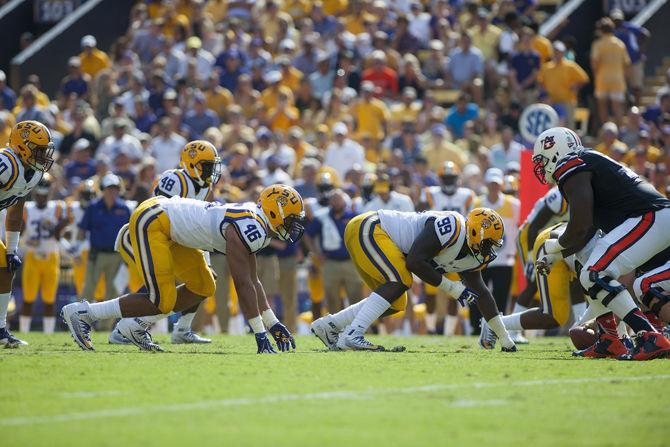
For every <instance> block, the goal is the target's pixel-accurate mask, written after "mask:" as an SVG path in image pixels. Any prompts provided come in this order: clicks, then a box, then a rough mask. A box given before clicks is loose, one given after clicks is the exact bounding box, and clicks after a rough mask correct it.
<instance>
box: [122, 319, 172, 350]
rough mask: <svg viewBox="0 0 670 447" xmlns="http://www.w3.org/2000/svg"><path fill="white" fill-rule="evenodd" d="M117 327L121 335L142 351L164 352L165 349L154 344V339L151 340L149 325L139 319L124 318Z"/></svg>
mask: <svg viewBox="0 0 670 447" xmlns="http://www.w3.org/2000/svg"><path fill="white" fill-rule="evenodd" d="M116 327H117V328H118V329H119V332H120V333H121V335H123V336H124V337H126V338H127V339H128V340H130V342H131V343H132V344H134V345H135V346H137V347H138V348H140V350H141V351H152V352H154V351H156V352H163V348H161V347H160V346H159V345H158V344H157V343H154V340H153V338H151V333H150V332H149V324H147V323H145V322H144V321H142V320H140V319H139V318H124V319H123V320H121V321H119V324H118V325H117V326H116Z"/></svg>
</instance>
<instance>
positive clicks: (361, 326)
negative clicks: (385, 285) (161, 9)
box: [347, 292, 391, 334]
mask: <svg viewBox="0 0 670 447" xmlns="http://www.w3.org/2000/svg"><path fill="white" fill-rule="evenodd" d="M389 307H391V303H389V302H388V301H386V300H385V299H384V298H382V297H381V295H379V294H377V293H375V292H372V293H371V294H370V296H369V297H367V299H366V300H365V304H363V307H361V310H359V311H358V313H357V314H356V317H355V318H354V321H352V322H351V324H350V325H349V327H348V328H347V329H352V330H354V331H356V332H357V333H359V334H365V331H367V330H368V328H369V327H370V326H371V325H372V323H374V322H375V321H376V320H377V319H378V318H379V317H381V316H382V314H383V313H384V312H386V309H388V308H389Z"/></svg>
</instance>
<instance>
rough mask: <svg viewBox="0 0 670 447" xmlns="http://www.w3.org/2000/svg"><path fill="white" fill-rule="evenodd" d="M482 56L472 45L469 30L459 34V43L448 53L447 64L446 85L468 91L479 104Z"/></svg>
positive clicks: (482, 65)
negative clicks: (447, 79) (447, 78)
mask: <svg viewBox="0 0 670 447" xmlns="http://www.w3.org/2000/svg"><path fill="white" fill-rule="evenodd" d="M483 74H484V57H483V56H482V52H481V51H479V49H478V48H475V47H473V46H472V37H471V35H470V33H469V32H464V33H463V34H461V40H460V45H459V47H458V48H454V49H453V50H452V51H451V52H450V53H449V63H448V64H447V75H448V77H449V81H448V85H449V86H451V87H454V88H457V89H459V90H461V91H466V92H468V93H470V95H471V96H472V98H474V101H475V102H476V103H477V104H479V103H481V100H482V88H483V86H482V82H483V81H482V76H483Z"/></svg>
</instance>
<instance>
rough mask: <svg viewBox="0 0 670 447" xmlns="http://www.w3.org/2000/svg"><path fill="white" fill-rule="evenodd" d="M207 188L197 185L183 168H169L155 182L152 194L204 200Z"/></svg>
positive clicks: (207, 191) (207, 192)
mask: <svg viewBox="0 0 670 447" xmlns="http://www.w3.org/2000/svg"><path fill="white" fill-rule="evenodd" d="M209 190H210V189H209V188H200V187H198V186H197V185H196V184H195V182H194V181H193V180H192V179H191V177H189V176H188V174H187V173H186V171H184V170H183V169H170V170H169V171H165V172H163V173H162V174H161V176H160V178H159V179H158V182H157V183H156V188H155V190H154V195H156V196H165V197H174V196H177V197H187V198H189V199H196V200H205V199H206V198H207V194H209Z"/></svg>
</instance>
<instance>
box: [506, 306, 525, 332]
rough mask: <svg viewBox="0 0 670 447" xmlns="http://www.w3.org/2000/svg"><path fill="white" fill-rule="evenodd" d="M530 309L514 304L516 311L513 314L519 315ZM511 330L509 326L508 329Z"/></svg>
mask: <svg viewBox="0 0 670 447" xmlns="http://www.w3.org/2000/svg"><path fill="white" fill-rule="evenodd" d="M527 310H528V308H527V307H526V306H524V305H522V304H519V303H514V309H513V310H512V313H513V314H519V313H521V312H525V311H527ZM507 328H508V329H509V326H508V327H507Z"/></svg>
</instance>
